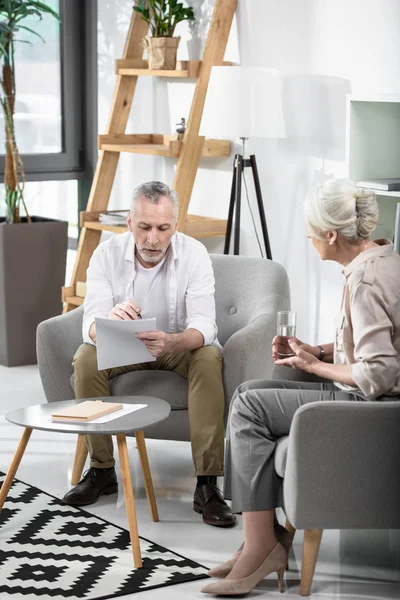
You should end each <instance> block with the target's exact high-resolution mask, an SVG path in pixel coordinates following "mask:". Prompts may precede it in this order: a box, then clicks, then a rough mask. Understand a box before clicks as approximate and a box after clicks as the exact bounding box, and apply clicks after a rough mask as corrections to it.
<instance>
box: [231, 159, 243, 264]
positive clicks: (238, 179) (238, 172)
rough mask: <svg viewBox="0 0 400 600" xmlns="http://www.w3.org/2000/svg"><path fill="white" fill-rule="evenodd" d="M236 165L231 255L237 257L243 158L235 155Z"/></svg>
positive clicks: (238, 252)
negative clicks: (233, 233) (233, 234)
mask: <svg viewBox="0 0 400 600" xmlns="http://www.w3.org/2000/svg"><path fill="white" fill-rule="evenodd" d="M236 157H237V163H236V185H235V187H236V210H235V240H234V244H233V254H234V255H235V256H238V255H239V254H240V212H241V210H240V209H241V198H242V177H243V168H244V164H243V156H241V154H237V155H236Z"/></svg>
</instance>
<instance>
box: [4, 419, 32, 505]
mask: <svg viewBox="0 0 400 600" xmlns="http://www.w3.org/2000/svg"><path fill="white" fill-rule="evenodd" d="M31 433H32V429H30V428H29V427H26V429H24V433H23V434H22V436H21V439H20V441H19V444H18V448H17V449H16V451H15V454H14V457H13V459H12V461H11V465H10V467H9V469H8V471H7V475H6V478H5V480H4V481H3V485H2V486H1V490H0V511H1V509H2V508H3V505H4V502H5V500H6V498H7V495H8V492H9V491H10V487H11V484H12V482H13V481H14V477H15V474H16V472H17V470H18V467H19V463H20V462H21V459H22V457H23V455H24V452H25V448H26V446H27V445H28V442H29V438H30V437H31Z"/></svg>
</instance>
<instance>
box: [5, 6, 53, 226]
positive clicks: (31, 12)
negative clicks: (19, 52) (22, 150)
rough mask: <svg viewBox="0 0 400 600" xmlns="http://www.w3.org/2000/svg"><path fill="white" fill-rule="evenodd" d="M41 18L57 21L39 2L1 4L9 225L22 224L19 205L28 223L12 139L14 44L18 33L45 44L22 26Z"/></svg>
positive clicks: (21, 174)
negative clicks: (22, 208) (28, 21)
mask: <svg viewBox="0 0 400 600" xmlns="http://www.w3.org/2000/svg"><path fill="white" fill-rule="evenodd" d="M44 14H50V15H52V16H53V17H55V18H56V19H58V18H59V17H58V15H57V13H56V12H55V11H54V10H53V9H52V8H50V7H49V6H47V4H45V3H44V2H39V1H38V0H0V68H1V75H0V77H1V79H0V106H1V108H2V111H3V115H4V126H5V134H6V148H5V149H6V164H5V174H4V185H5V202H6V221H7V222H8V223H19V222H20V221H21V218H20V205H21V204H22V205H23V207H24V209H25V212H26V214H27V218H28V221H29V220H30V217H29V214H28V211H27V209H26V205H25V201H24V185H25V174H24V168H23V164H22V160H21V156H20V154H19V151H18V146H17V141H16V139H15V126H14V106H15V43H16V42H18V41H20V40H18V38H17V36H18V32H19V31H21V30H25V31H28V32H29V33H32V34H34V35H35V36H37V37H39V38H40V39H41V40H42V41H44V40H43V38H42V37H41V36H40V35H39V34H38V33H37V32H36V31H34V30H33V29H31V28H30V27H27V26H26V25H23V24H22V23H21V22H22V21H23V20H24V19H26V18H27V17H36V18H37V19H39V20H40V19H42V16H43V15H44Z"/></svg>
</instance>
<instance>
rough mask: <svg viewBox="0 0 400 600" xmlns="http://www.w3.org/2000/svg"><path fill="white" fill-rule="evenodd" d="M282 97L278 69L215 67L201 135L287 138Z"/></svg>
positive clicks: (212, 72) (209, 86)
mask: <svg viewBox="0 0 400 600" xmlns="http://www.w3.org/2000/svg"><path fill="white" fill-rule="evenodd" d="M281 96H282V94H281V79H280V77H279V74H278V72H277V71H276V69H264V68H261V67H212V70H211V77H210V82H209V85H208V91H207V96H206V102H205V106H204V112H203V117H202V120H201V125H200V135H204V136H207V137H213V138H228V139H229V138H234V137H265V138H283V137H285V122H284V119H283V112H282V97H281Z"/></svg>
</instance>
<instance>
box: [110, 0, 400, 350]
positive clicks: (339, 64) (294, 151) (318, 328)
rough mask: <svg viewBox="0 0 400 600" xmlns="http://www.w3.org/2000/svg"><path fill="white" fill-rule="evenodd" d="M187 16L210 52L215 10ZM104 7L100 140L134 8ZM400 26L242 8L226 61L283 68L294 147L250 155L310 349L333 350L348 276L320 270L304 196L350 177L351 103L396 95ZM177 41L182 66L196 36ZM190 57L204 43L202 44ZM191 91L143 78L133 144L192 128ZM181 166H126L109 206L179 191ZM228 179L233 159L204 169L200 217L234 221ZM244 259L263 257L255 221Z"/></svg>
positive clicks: (367, 9) (306, 2)
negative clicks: (142, 194) (156, 185)
mask: <svg viewBox="0 0 400 600" xmlns="http://www.w3.org/2000/svg"><path fill="white" fill-rule="evenodd" d="M190 4H192V5H193V4H194V5H195V8H196V10H197V11H198V14H200V15H201V22H200V25H199V28H198V29H199V32H198V33H199V36H200V40H203V42H204V39H205V35H206V31H207V21H208V19H209V15H210V13H211V9H212V6H213V4H214V1H213V0H190ZM98 7H99V34H100V39H99V130H100V132H102V131H103V130H104V128H105V125H106V122H107V117H108V111H109V106H110V104H111V98H112V94H113V90H114V84H115V77H114V75H113V73H114V69H113V60H114V59H115V58H119V57H121V56H122V50H123V44H124V40H125V36H126V33H127V27H128V23H129V19H130V15H131V7H132V0H112V1H111V0H98ZM399 22H400V2H399V0H238V9H237V13H236V19H235V22H234V25H233V27H232V31H231V37H230V41H229V46H228V50H227V53H226V56H225V58H226V60H232V61H233V62H235V63H240V64H242V65H254V66H265V67H275V68H277V69H278V70H279V71H280V73H281V75H282V77H283V103H284V113H285V120H286V124H287V134H288V135H287V138H286V139H285V140H279V141H276V140H250V144H249V150H250V152H251V153H255V154H256V155H257V159H258V165H259V172H260V179H261V185H262V191H263V196H264V204H265V210H266V215H267V223H268V228H269V233H270V239H271V246H272V253H273V257H274V260H276V261H278V262H280V263H282V264H283V265H284V267H285V268H286V269H287V271H288V273H289V277H290V282H291V290H292V306H293V309H294V310H296V311H297V312H298V317H299V319H298V321H299V326H298V334H299V336H300V337H303V338H306V339H307V340H308V341H311V342H317V341H320V342H324V341H330V340H331V338H332V322H333V317H334V316H335V313H336V311H337V309H338V303H339V301H340V293H341V287H342V276H341V268H340V267H339V265H336V264H333V263H322V262H321V261H320V260H319V258H318V257H317V256H316V253H315V251H314V250H313V248H312V247H311V245H310V242H309V240H308V239H307V237H306V233H307V232H306V228H305V225H304V219H303V207H302V204H303V199H304V195H305V193H306V191H307V189H308V188H309V187H310V186H311V185H312V184H313V183H314V182H317V181H323V180H325V179H326V178H327V177H328V176H330V175H334V176H346V163H345V99H346V94H347V93H357V94H361V93H363V94H368V93H399V91H400V71H399V69H398V60H399V58H398V57H399V56H400V36H399V34H398V23H399ZM180 33H181V35H182V41H181V45H180V50H179V58H181V59H185V58H187V57H188V50H187V45H186V42H187V41H188V40H190V32H189V31H188V29H185V28H182V29H181V31H180ZM192 46H194V47H196V46H197V47H201V46H202V43H201V41H200V43H199V41H198V40H194V42H193V44H192ZM191 52H192V51H191ZM194 52H195V51H194ZM190 57H191V58H193V59H195V58H199V56H196V54H195V53H194V54H191V56H190ZM192 90H193V83H191V82H182V83H176V82H175V83H169V82H167V81H160V80H156V79H154V78H144V77H143V78H141V79H140V81H139V85H138V87H137V91H136V96H135V100H134V104H133V108H132V115H131V119H130V123H129V127H128V129H127V132H132V133H133V132H147V133H152V132H153V133H168V132H171V131H172V130H173V125H174V123H176V122H177V121H178V120H179V118H180V117H181V116H187V114H188V110H189V106H190V94H191V92H192ZM234 151H235V148H234V149H233V152H234ZM174 166H175V162H174V161H172V160H170V159H163V158H157V157H146V156H140V155H137V156H135V155H134V156H130V155H125V156H122V158H121V161H120V166H119V171H118V177H117V180H116V183H115V187H114V191H113V195H112V202H111V205H110V206H112V207H114V208H126V207H128V205H129V200H130V197H131V192H132V189H133V188H134V186H136V185H138V184H139V183H141V182H143V181H146V180H149V179H155V178H157V179H162V180H165V181H166V182H167V183H171V182H172V179H173V171H174ZM231 168H232V158H229V159H226V160H213V161H206V160H203V161H202V163H201V168H200V170H199V172H198V176H197V179H196V183H195V188H194V192H193V196H192V201H191V207H190V212H191V213H197V214H204V215H208V216H216V217H225V216H226V214H227V209H228V203H229V190H230V181H231ZM251 191H252V193H251V203H252V205H253V207H255V198H254V193H253V190H251ZM205 243H206V245H207V247H208V248H209V250H210V251H213V252H215V251H221V248H222V242H221V240H218V239H213V240H208V241H206V242H205ZM241 253H242V254H247V255H252V256H259V251H258V245H257V243H256V239H255V236H254V232H253V230H252V225H251V221H250V217H249V215H248V214H247V211H246V210H245V211H244V215H243V221H242V249H241Z"/></svg>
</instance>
